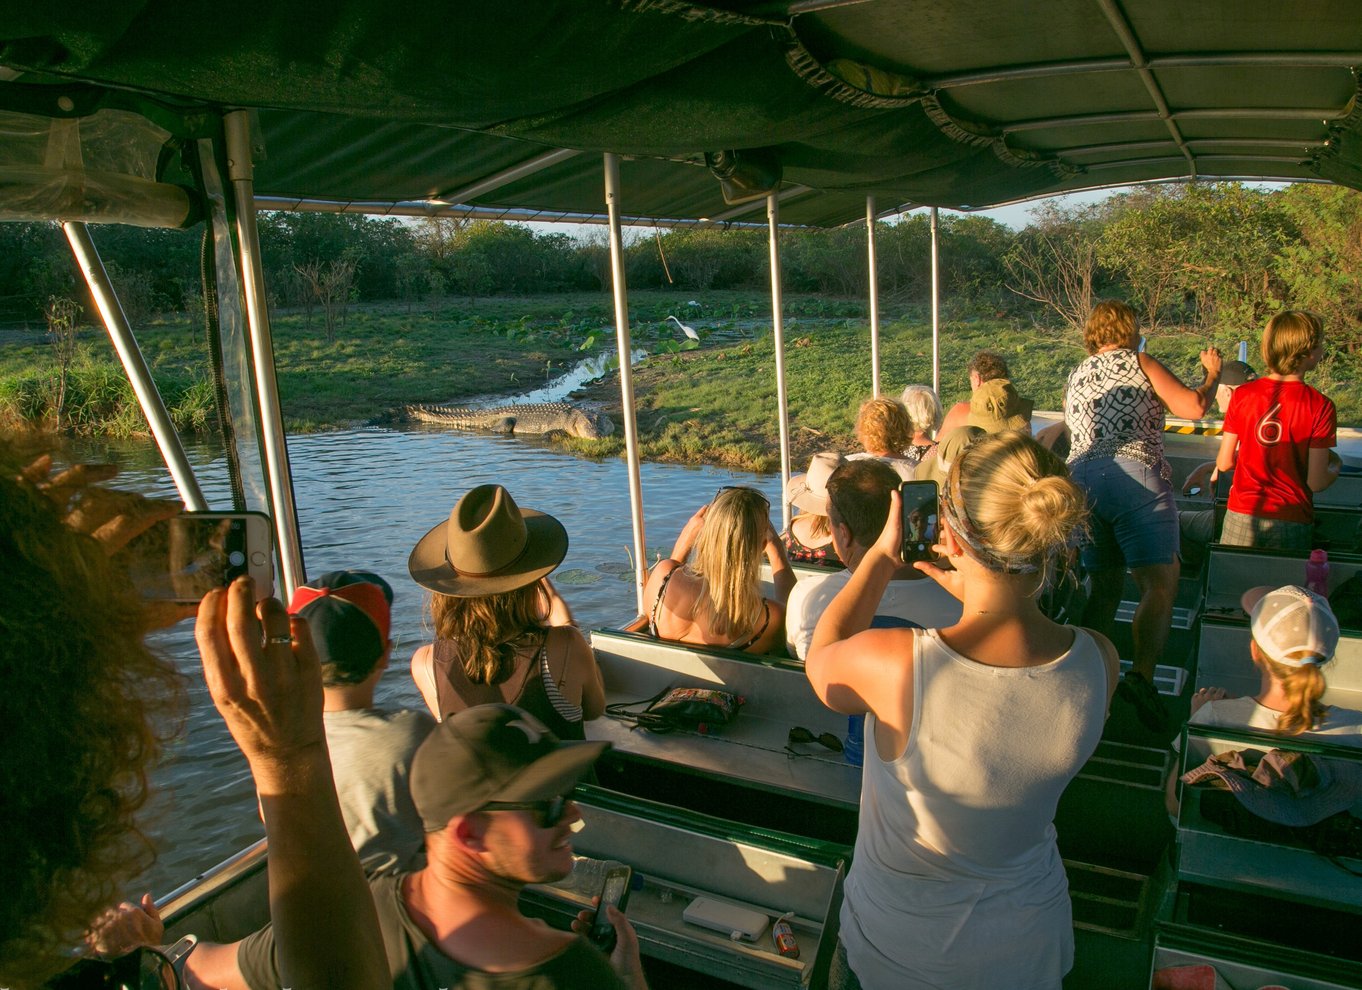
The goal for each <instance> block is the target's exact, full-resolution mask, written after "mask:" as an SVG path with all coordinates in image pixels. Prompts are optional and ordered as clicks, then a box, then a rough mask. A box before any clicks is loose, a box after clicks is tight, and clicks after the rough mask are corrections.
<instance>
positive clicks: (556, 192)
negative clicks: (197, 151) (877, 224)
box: [0, 0, 1362, 225]
mask: <svg viewBox="0 0 1362 990" xmlns="http://www.w3.org/2000/svg"><path fill="white" fill-rule="evenodd" d="M1359 64H1362V16H1359V12H1358V8H1357V5H1356V2H1355V0H1311V2H1309V3H1295V4H1293V3H1284V2H1282V0H1273V2H1267V0H1234V2H1222V0H1216V2H1201V3H1195V2H1187V0H1126V2H1124V3H1122V2H1118V0H936V2H926V0H863V2H846V0H825V2H820V0H801V2H790V3H771V2H756V3H752V2H747V3H744V2H738V0H730V2H728V3H717V2H716V3H711V4H695V3H686V2H680V0H566V2H563V0H522V2H519V3H502V4H489V3H457V4H451V3H430V2H393V0H384V2H380V0H332V2H331V3H329V4H317V3H312V2H301V0H247V2H239V3H236V4H231V5H208V4H202V3H186V2H184V0H61V2H60V3H42V2H37V3H35V2H33V0H25V2H22V3H21V2H16V0H0V67H3V68H2V69H0V108H15V107H20V106H22V107H25V108H28V109H30V110H31V109H33V108H34V107H42V108H44V109H43V110H42V112H44V113H50V114H52V115H54V116H60V115H62V114H64V113H65V114H71V115H79V114H81V113H84V112H86V111H87V110H88V109H89V108H91V107H93V106H96V105H101V104H102V105H110V104H113V105H118V104H122V105H132V106H136V107H137V108H139V109H141V110H146V109H147V107H148V106H154V107H155V108H156V109H157V110H158V111H160V113H161V118H160V119H161V120H162V121H164V126H166V127H167V129H168V130H170V131H171V132H172V133H190V132H194V131H195V129H196V128H201V127H202V126H203V124H204V118H203V117H201V116H198V115H196V114H197V111H199V110H202V109H205V108H206V109H217V108H222V107H248V108H257V109H259V111H260V112H259V121H260V125H261V131H262V133H263V150H264V158H263V160H262V161H261V162H260V163H259V165H258V168H257V172H256V181H257V191H258V193H260V194H261V195H263V196H276V197H281V198H283V199H284V200H286V201H297V200H328V201H344V202H350V201H358V202H360V203H362V204H364V206H365V207H367V208H372V209H379V210H381V209H382V206H383V204H389V203H393V202H417V203H420V202H426V201H433V202H435V203H437V204H445V205H472V206H480V207H483V208H485V209H488V210H496V209H512V208H514V209H518V210H524V211H545V212H547V213H549V214H557V213H562V214H574V215H576V214H599V213H601V212H603V198H604V197H603V190H602V179H601V168H600V165H601V161H600V153H601V152H604V151H611V152H616V153H619V154H620V155H623V156H626V159H625V161H624V163H623V165H622V167H621V173H622V179H623V195H622V201H623V207H624V210H625V212H626V213H628V214H630V215H633V216H637V217H647V218H654V219H657V220H660V221H664V222H665V221H668V220H685V219H697V218H708V219H733V220H753V221H761V220H763V219H764V214H763V203H762V202H761V201H757V202H755V203H753V204H750V205H749V206H747V207H737V208H734V207H731V206H729V205H727V204H726V203H725V202H724V200H723V198H722V196H721V194H720V189H719V184H718V182H717V181H716V180H715V179H714V178H713V177H712V176H711V175H710V174H709V172H708V170H707V169H706V167H705V165H704V154H705V153H706V152H716V151H724V150H732V149H737V150H739V151H740V152H743V151H748V152H750V151H757V152H758V153H766V154H768V155H769V156H771V157H772V158H773V159H774V160H776V161H778V162H779V164H780V167H781V170H782V173H783V181H782V185H781V190H782V219H783V220H785V221H787V222H792V223H808V224H819V225H830V224H838V223H845V222H849V221H852V220H855V219H857V218H860V217H863V216H864V214H865V197H866V196H867V194H873V195H874V196H875V197H876V204H877V208H878V210H879V211H880V212H882V213H884V212H892V211H896V210H898V209H899V208H902V207H908V206H914V205H938V206H943V207H953V208H977V207H983V206H989V205H996V204H999V203H1003V202H1009V201H1013V200H1016V199H1022V198H1027V197H1032V196H1040V195H1048V194H1052V193H1059V192H1064V191H1072V190H1079V189H1085V188H1093V187H1102V186H1110V185H1118V184H1125V183H1131V182H1139V181H1149V180H1161V179H1214V178H1220V177H1231V178H1249V179H1283V180H1301V179H1304V180H1327V181H1333V182H1339V183H1342V184H1344V185H1349V186H1352V187H1354V188H1357V187H1362V135H1360V134H1359V128H1362V122H1360V121H1359V116H1358V108H1357V91H1358V78H1357V73H1356V71H1355V68H1354V67H1355V66H1357V65H1359ZM57 94H66V95H67V96H68V98H69V99H70V101H71V107H72V108H71V109H61V108H59V107H58V106H57V99H58V96H57ZM148 99H150V101H151V102H150V103H149V102H148ZM573 152H577V153H576V154H573Z"/></svg>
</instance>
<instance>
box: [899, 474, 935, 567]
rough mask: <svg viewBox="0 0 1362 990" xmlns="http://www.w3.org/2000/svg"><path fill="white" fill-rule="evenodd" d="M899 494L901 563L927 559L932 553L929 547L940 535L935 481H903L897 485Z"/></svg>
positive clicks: (933, 555) (932, 555)
mask: <svg viewBox="0 0 1362 990" xmlns="http://www.w3.org/2000/svg"><path fill="white" fill-rule="evenodd" d="M899 497H900V498H901V499H902V501H903V547H902V551H901V554H902V557H903V562H904V563H905V564H911V563H913V561H915V560H931V559H932V558H933V557H935V556H936V554H935V553H934V552H933V550H932V546H933V545H934V544H935V543H936V542H937V540H938V538H939V536H940V533H939V529H940V518H941V517H940V508H939V507H938V505H937V489H936V482H935V481H905V482H903V483H902V484H901V485H899Z"/></svg>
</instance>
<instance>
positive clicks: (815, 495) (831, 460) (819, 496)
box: [785, 450, 846, 516]
mask: <svg viewBox="0 0 1362 990" xmlns="http://www.w3.org/2000/svg"><path fill="white" fill-rule="evenodd" d="M844 460H846V458H844V457H843V456H842V455H841V454H839V453H837V452H836V451H835V450H823V451H819V452H818V453H817V454H814V455H813V457H812V458H811V459H810V460H809V470H808V471H807V472H805V473H804V474H797V475H795V476H794V477H792V478H791V479H790V487H789V488H787V489H786V496H785V501H787V502H789V503H791V504H792V505H794V506H795V507H796V508H798V509H800V510H801V511H803V512H811V513H813V514H814V515H815V516H826V515H827V514H828V479H829V478H831V477H832V472H834V471H836V470H837V469H838V468H839V467H841V465H842V462H843V461H844Z"/></svg>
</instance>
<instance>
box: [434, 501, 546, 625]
mask: <svg viewBox="0 0 1362 990" xmlns="http://www.w3.org/2000/svg"><path fill="white" fill-rule="evenodd" d="M567 549H568V536H567V530H565V529H564V528H563V524H562V523H560V522H559V521H558V520H557V519H555V518H553V516H550V515H548V514H546V513H543V512H536V511H535V510H534V509H522V508H520V506H518V505H516V504H515V499H513V498H511V493H510V492H508V491H507V490H506V489H505V488H503V487H502V486H501V485H479V486H478V487H477V488H474V489H473V490H472V491H470V492H469V493H468V494H467V495H465V496H464V497H463V498H461V499H459V504H458V505H456V506H454V511H453V512H451V513H450V514H449V521H448V522H443V523H440V525H438V526H436V527H435V528H434V529H432V530H431V531H430V532H429V533H427V534H426V535H425V536H423V537H421V542H419V543H417V544H416V549H415V550H413V551H412V552H411V557H409V558H408V559H407V570H408V571H409V572H410V573H411V577H412V580H413V581H415V582H416V583H417V584H419V585H420V586H421V587H423V588H426V589H428V590H430V591H435V592H438V593H439V594H442V595H450V596H451V597H454V598H480V597H482V596H483V595H499V594H502V593H503V592H507V591H515V590H516V589H517V588H523V587H525V585H527V584H533V583H534V582H536V581H538V580H539V579H540V578H542V577H544V576H545V575H547V574H548V573H549V572H550V571H552V570H553V569H554V568H555V567H557V566H558V565H559V564H561V563H562V562H563V558H564V557H565V556H567Z"/></svg>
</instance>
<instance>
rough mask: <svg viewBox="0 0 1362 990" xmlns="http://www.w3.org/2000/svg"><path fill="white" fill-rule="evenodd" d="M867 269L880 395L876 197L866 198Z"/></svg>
mask: <svg viewBox="0 0 1362 990" xmlns="http://www.w3.org/2000/svg"><path fill="white" fill-rule="evenodd" d="M865 247H866V271H867V272H868V273H869V278H870V394H871V395H873V396H874V397H875V398H877V399H878V398H879V397H880V270H879V267H878V266H877V265H876V264H875V197H874V196H867V197H866V198H865Z"/></svg>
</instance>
